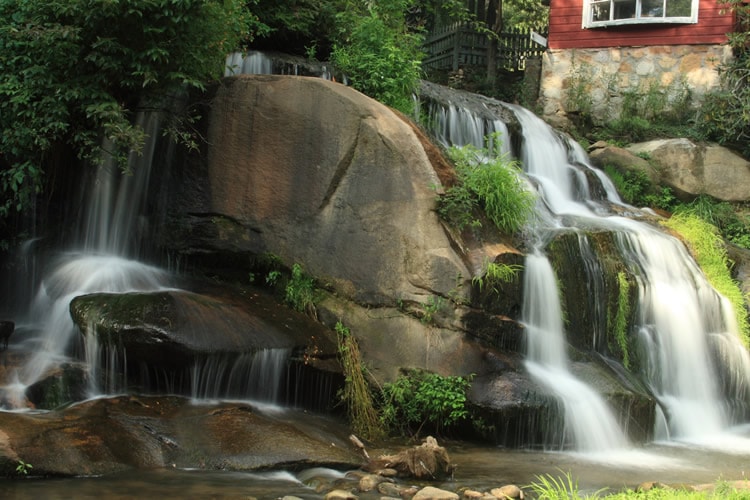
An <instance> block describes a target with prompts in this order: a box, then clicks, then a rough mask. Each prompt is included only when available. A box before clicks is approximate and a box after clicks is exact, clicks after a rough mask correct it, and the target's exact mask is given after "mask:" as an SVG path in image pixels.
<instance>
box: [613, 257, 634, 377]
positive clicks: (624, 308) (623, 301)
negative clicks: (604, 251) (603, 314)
mask: <svg viewBox="0 0 750 500" xmlns="http://www.w3.org/2000/svg"><path fill="white" fill-rule="evenodd" d="M617 283H618V285H619V293H618V296H617V312H616V313H615V316H614V318H612V317H611V316H610V317H609V318H608V319H609V320H611V322H610V323H611V324H610V325H609V328H608V329H609V331H611V332H613V333H614V336H615V340H616V341H617V346H618V347H619V348H620V353H621V355H622V365H623V366H624V367H625V368H627V369H630V354H629V351H630V350H629V349H628V320H629V318H630V282H629V281H628V277H627V274H625V273H624V272H622V271H620V272H619V273H617Z"/></svg>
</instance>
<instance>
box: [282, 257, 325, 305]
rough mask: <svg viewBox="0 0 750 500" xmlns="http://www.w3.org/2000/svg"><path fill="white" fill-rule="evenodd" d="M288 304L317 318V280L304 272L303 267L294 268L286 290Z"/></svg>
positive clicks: (295, 265)
mask: <svg viewBox="0 0 750 500" xmlns="http://www.w3.org/2000/svg"><path fill="white" fill-rule="evenodd" d="M285 299H286V302H287V303H288V304H289V305H290V306H292V307H293V308H294V309H296V310H297V311H300V312H304V313H306V314H308V315H310V316H312V317H315V316H317V314H316V311H315V280H314V279H313V278H312V277H310V276H307V275H306V274H305V273H304V272H303V271H302V266H300V265H299V264H296V263H295V264H294V265H293V266H292V276H291V277H290V278H289V281H288V282H287V284H286V288H285Z"/></svg>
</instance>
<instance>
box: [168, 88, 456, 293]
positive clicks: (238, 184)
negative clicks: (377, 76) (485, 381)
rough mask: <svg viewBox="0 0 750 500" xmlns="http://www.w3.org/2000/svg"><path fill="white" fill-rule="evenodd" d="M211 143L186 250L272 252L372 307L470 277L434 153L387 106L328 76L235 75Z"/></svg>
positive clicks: (213, 119) (216, 110) (223, 94)
mask: <svg viewBox="0 0 750 500" xmlns="http://www.w3.org/2000/svg"><path fill="white" fill-rule="evenodd" d="M208 142H209V144H210V145H211V147H210V148H209V150H208V154H207V162H206V164H205V169H206V170H205V172H204V173H203V175H205V178H203V179H201V178H197V179H196V182H198V183H201V182H205V183H206V185H205V186H204V189H203V192H202V193H201V195H200V196H195V197H194V198H193V201H194V203H193V205H192V206H182V207H181V209H182V211H183V214H184V213H185V212H188V213H190V214H191V215H192V219H188V218H185V219H183V220H182V224H183V225H182V228H183V234H180V235H179V238H178V239H181V238H183V237H184V236H185V235H186V233H187V234H188V235H189V236H190V238H191V240H192V241H191V249H185V252H191V251H192V252H194V251H195V249H196V248H198V247H200V248H202V249H208V250H211V249H229V250H231V251H233V252H235V253H237V252H250V253H255V254H263V253H266V252H270V253H273V254H274V255H276V256H278V257H279V258H280V259H281V260H282V261H283V262H284V263H285V264H286V265H288V266H291V265H292V264H293V263H294V262H302V263H304V265H305V270H306V271H307V272H308V273H310V274H311V275H313V276H316V277H318V278H319V279H320V280H321V281H323V282H326V283H327V284H329V285H330V286H331V287H333V288H334V289H335V290H336V291H337V292H338V293H342V294H344V295H346V296H348V297H351V298H352V299H354V300H355V301H357V302H359V303H368V304H372V305H383V304H387V305H394V304H395V303H396V300H397V298H400V299H401V300H416V301H423V300H424V297H425V296H426V295H430V294H432V293H433V291H434V292H435V293H440V294H443V295H446V294H447V293H448V292H449V291H450V290H451V289H454V288H455V287H456V277H457V276H458V277H460V279H461V280H463V281H464V282H466V281H467V280H468V279H470V273H469V271H468V270H467V269H466V267H465V265H464V264H463V262H462V261H461V259H460V257H459V256H458V255H456V253H455V252H454V250H453V249H452V248H451V241H450V239H449V238H448V236H447V235H446V233H445V231H444V229H443V227H442V225H441V223H440V221H439V219H438V216H437V214H436V213H435V203H436V196H437V192H438V191H437V190H439V189H440V186H441V181H440V179H439V177H438V175H437V174H436V172H435V170H434V169H433V167H432V164H431V162H430V160H429V159H428V155H427V153H426V152H425V148H424V146H423V145H422V142H421V141H420V140H419V138H418V137H417V135H416V134H415V132H414V130H413V128H412V126H411V125H409V124H408V123H407V122H406V121H405V120H403V119H401V118H400V117H398V116H397V115H396V114H395V113H394V112H393V111H392V110H390V109H389V108H387V107H386V106H383V105H382V104H380V103H378V102H376V101H374V100H372V99H370V98H368V97H366V96H364V95H363V94H360V93H359V92H357V91H355V90H353V89H351V88H349V87H346V86H344V85H340V84H337V83H334V82H330V81H326V80H322V79H316V78H306V77H289V76H246V75H243V76H238V77H234V78H228V79H225V80H224V82H223V83H222V85H221V87H220V88H219V89H218V91H217V92H216V96H215V98H214V101H213V103H212V106H211V113H210V119H209V130H208ZM198 189H199V188H196V187H193V188H189V189H185V191H190V190H192V191H196V190H198ZM173 240H174V239H173ZM467 288H468V287H464V290H465V289H467Z"/></svg>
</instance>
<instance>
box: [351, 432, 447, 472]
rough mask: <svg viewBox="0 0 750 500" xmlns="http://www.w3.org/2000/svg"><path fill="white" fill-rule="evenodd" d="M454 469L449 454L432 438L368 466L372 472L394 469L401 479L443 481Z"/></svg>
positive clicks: (377, 459)
mask: <svg viewBox="0 0 750 500" xmlns="http://www.w3.org/2000/svg"><path fill="white" fill-rule="evenodd" d="M363 450H364V448H363ZM365 453H366V452H365ZM454 468H455V467H454V465H453V464H451V461H450V458H449V457H448V452H447V451H446V450H445V448H443V447H442V446H439V445H438V442H437V440H436V439H435V438H434V437H432V436H429V437H427V438H426V439H425V440H424V442H423V443H422V444H421V445H419V446H415V447H413V448H408V449H406V450H403V451H400V452H399V453H396V454H395V455H382V456H380V457H378V458H376V459H373V460H370V462H369V464H367V469H368V470H370V471H379V470H384V469H393V470H395V471H396V472H397V473H398V476H399V477H411V478H416V479H443V478H445V477H448V476H450V475H451V474H452V473H453V469H454Z"/></svg>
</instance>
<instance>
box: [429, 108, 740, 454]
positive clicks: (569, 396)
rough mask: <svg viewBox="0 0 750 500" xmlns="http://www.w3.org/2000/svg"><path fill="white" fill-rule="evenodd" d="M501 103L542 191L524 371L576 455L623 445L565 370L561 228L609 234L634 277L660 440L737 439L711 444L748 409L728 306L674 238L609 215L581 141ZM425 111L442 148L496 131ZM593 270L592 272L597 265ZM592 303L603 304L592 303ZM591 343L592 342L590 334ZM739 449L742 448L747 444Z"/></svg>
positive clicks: (529, 278) (612, 199) (455, 111)
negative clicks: (556, 407)
mask: <svg viewBox="0 0 750 500" xmlns="http://www.w3.org/2000/svg"><path fill="white" fill-rule="evenodd" d="M507 106H508V108H509V109H511V110H512V111H513V113H514V114H515V116H516V117H517V119H518V121H519V123H520V124H521V127H522V129H523V132H522V134H523V141H522V146H521V151H520V154H519V159H520V160H521V162H522V165H523V169H524V172H525V173H526V175H527V176H528V178H529V180H530V182H531V184H532V185H533V186H534V188H535V189H536V191H537V193H538V194H539V202H538V204H537V205H538V206H537V208H538V209H537V215H536V217H535V221H534V223H533V224H532V227H531V228H530V234H531V237H530V239H531V241H530V243H531V245H532V246H533V247H534V248H535V250H534V251H533V252H532V253H531V254H530V255H529V256H528V257H527V260H526V266H525V278H524V301H523V313H522V316H523V317H522V320H523V322H524V324H525V327H526V335H527V352H526V363H525V365H526V368H527V370H528V372H529V374H530V375H531V376H532V377H533V378H534V379H535V380H536V381H537V382H538V383H539V384H540V385H542V386H544V387H547V388H548V389H550V390H551V391H553V392H554V393H555V394H556V395H557V397H558V398H559V400H560V403H561V406H562V408H563V413H564V419H565V434H566V439H567V440H570V441H572V443H573V449H575V450H578V451H585V452H605V451H611V450H618V449H620V450H622V449H625V448H627V447H628V446H629V445H628V441H627V438H626V437H625V435H624V432H623V431H622V430H621V429H620V427H619V424H618V423H617V420H616V419H615V418H614V416H613V415H612V412H611V410H610V409H609V407H608V406H607V405H606V403H605V402H604V400H603V399H602V397H601V396H600V395H599V394H598V393H596V392H595V391H593V390H592V389H591V388H590V387H588V386H587V385H586V384H584V383H583V382H581V381H579V380H576V379H575V377H574V376H573V375H572V374H571V373H570V371H569V365H570V363H569V361H568V358H567V340H566V332H565V330H564V326H563V321H562V317H563V313H562V311H561V307H560V299H559V297H558V284H557V281H556V276H555V273H554V271H553V269H552V266H551V265H550V263H549V261H548V259H547V257H546V256H545V255H544V246H545V244H546V242H548V241H549V240H550V239H551V238H552V237H553V236H554V234H555V233H556V232H558V231H561V230H566V231H570V230H577V228H579V227H585V228H596V229H597V230H603V231H608V232H612V233H613V234H615V235H616V236H615V241H616V242H617V245H618V251H619V253H620V254H621V257H622V259H623V263H624V265H625V266H626V267H627V269H628V271H629V272H630V273H632V275H633V276H635V278H636V280H637V283H638V321H637V324H636V325H633V326H632V329H633V331H634V334H635V335H637V336H638V343H639V351H640V353H641V354H642V356H643V358H645V359H646V361H645V363H644V364H645V365H646V368H645V373H643V374H641V375H642V376H643V378H644V379H645V381H646V383H647V385H648V386H649V387H650V389H651V391H652V392H653V395H654V396H655V398H656V400H657V401H658V407H657V413H658V418H657V421H656V422H655V423H654V426H655V438H656V439H658V440H663V439H679V440H684V441H689V442H700V443H703V444H705V443H707V442H712V441H713V442H717V443H718V442H723V443H725V444H726V442H727V441H731V440H732V439H734V442H735V443H736V442H738V441H744V440H743V439H742V438H738V437H737V436H732V438H728V439H720V438H719V437H717V436H725V435H726V432H727V431H728V430H729V428H730V427H731V426H732V425H734V424H737V423H739V422H738V421H737V419H733V417H732V415H731V412H730V410H731V409H732V408H733V407H740V408H741V409H742V410H745V409H746V407H747V404H748V388H749V387H750V362H749V361H748V353H747V351H746V349H745V348H744V347H743V346H742V345H741V342H740V341H739V332H738V328H737V325H736V324H735V321H734V316H733V314H732V312H731V306H730V305H729V303H728V301H727V300H726V299H725V298H724V297H722V296H721V295H719V294H718V293H717V292H716V291H715V290H714V289H713V288H712V287H711V286H710V285H709V284H708V282H707V281H706V279H705V277H704V275H703V274H702V272H701V271H700V269H699V268H698V266H697V265H696V264H695V262H694V261H693V259H692V258H691V256H690V255H689V254H688V252H687V251H686V249H685V247H684V245H683V244H682V243H681V242H679V241H678V240H676V239H675V238H673V237H671V236H668V235H666V234H665V233H663V232H661V231H658V230H656V229H654V228H653V227H651V226H650V225H648V224H646V223H645V222H640V221H637V220H632V219H627V218H624V217H621V216H617V215H614V214H613V212H612V211H611V210H610V208H609V207H610V206H611V205H620V206H623V207H624V205H623V203H622V201H621V200H620V198H619V196H618V195H617V193H616V190H615V188H614V186H613V184H612V182H611V181H610V180H609V179H608V178H607V177H606V176H605V175H604V174H603V173H602V172H601V171H599V170H598V169H595V168H594V167H592V166H591V165H590V164H589V163H588V158H587V156H586V154H585V153H584V152H583V150H582V149H581V148H580V146H579V145H577V144H576V143H574V142H573V141H572V140H570V139H569V138H567V137H565V136H562V135H561V134H558V133H556V132H555V131H554V130H552V129H551V128H550V127H549V126H548V125H547V124H545V123H544V122H543V121H542V120H540V119H539V118H537V117H536V116H535V115H533V113H531V112H530V111H528V110H526V109H524V108H521V107H518V106H512V105H507ZM483 114H484V113H483ZM431 115H432V116H431V117H430V118H431V122H432V123H434V124H435V125H434V128H435V132H434V133H435V134H436V136H437V137H439V138H440V139H441V140H442V141H443V142H444V143H445V144H446V145H452V144H456V145H463V144H474V145H481V144H482V141H483V135H486V134H488V133H490V132H493V131H495V130H498V129H496V128H495V125H494V122H493V121H492V120H491V119H487V118H480V117H478V115H477V114H476V113H472V112H470V111H469V110H467V109H464V108H461V107H458V106H441V105H433V107H432V109H431ZM500 130H501V131H503V132H505V131H506V130H507V128H506V127H505V126H504V125H503V127H502V129H500ZM592 177H593V178H594V179H597V180H598V182H599V183H600V184H601V187H600V188H599V189H598V192H600V193H603V195H600V199H596V197H595V196H594V195H592V192H594V190H593V189H591V186H590V181H589V179H590V178H592ZM624 208H626V209H627V210H628V211H629V212H632V213H638V211H637V209H635V208H633V207H624ZM579 234H580V236H579V241H580V244H581V245H582V248H581V250H582V252H584V255H585V254H591V252H588V251H587V250H588V248H587V247H588V244H587V242H586V238H585V234H584V233H579ZM588 267H589V268H590V269H598V268H599V265H598V263H596V262H592V263H590V264H589V265H588ZM596 288H597V287H593V286H592V287H589V289H590V290H592V291H596ZM597 300H599V301H603V300H604V297H594V301H597ZM572 313H573V312H572ZM593 328H594V327H593V326H592V329H593ZM591 336H592V337H593V338H594V342H596V338H597V335H596V332H593V333H592V335H591ZM717 359H720V360H721V361H720V362H719V363H717V362H716V360H717ZM720 385H721V387H720ZM736 413H746V410H745V411H744V412H743V411H739V412H736ZM742 418H746V417H745V416H744V415H740V421H741V419H742ZM745 443H746V444H745V445H742V446H741V447H743V449H750V447H748V446H747V442H745ZM555 446H557V445H555Z"/></svg>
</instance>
